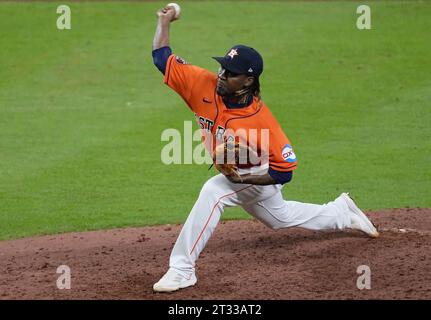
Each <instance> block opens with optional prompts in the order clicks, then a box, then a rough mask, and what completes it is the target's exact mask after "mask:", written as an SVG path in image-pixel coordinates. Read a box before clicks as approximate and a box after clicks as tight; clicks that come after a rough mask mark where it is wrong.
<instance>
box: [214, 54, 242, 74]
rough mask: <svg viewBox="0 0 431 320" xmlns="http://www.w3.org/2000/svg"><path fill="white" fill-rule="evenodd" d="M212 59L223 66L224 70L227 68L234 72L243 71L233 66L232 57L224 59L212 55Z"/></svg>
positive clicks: (240, 72)
mask: <svg viewBox="0 0 431 320" xmlns="http://www.w3.org/2000/svg"><path fill="white" fill-rule="evenodd" d="M212 58H213V59H214V60H216V61H217V62H218V63H220V65H221V66H222V67H223V68H225V69H226V70H229V71H231V72H234V73H238V74H243V73H244V72H243V71H241V70H238V69H237V68H235V66H234V65H233V64H232V63H231V61H232V59H226V57H212Z"/></svg>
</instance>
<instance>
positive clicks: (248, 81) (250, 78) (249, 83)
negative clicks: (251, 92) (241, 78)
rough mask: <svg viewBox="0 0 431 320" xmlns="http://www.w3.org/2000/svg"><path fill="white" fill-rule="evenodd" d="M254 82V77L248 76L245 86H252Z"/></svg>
mask: <svg viewBox="0 0 431 320" xmlns="http://www.w3.org/2000/svg"><path fill="white" fill-rule="evenodd" d="M253 83H254V77H247V78H246V79H245V82H244V87H250V86H252V85H253Z"/></svg>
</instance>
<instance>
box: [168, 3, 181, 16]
mask: <svg viewBox="0 0 431 320" xmlns="http://www.w3.org/2000/svg"><path fill="white" fill-rule="evenodd" d="M166 6H167V7H173V8H174V9H175V19H178V17H179V16H180V13H181V7H180V6H179V4H178V3H175V2H171V3H168V4H167V5H166Z"/></svg>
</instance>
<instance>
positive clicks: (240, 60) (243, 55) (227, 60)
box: [213, 44, 263, 78]
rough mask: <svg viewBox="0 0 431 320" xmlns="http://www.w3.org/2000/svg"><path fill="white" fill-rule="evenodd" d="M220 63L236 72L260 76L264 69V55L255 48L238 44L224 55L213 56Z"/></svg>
mask: <svg viewBox="0 0 431 320" xmlns="http://www.w3.org/2000/svg"><path fill="white" fill-rule="evenodd" d="M213 59H215V60H217V61H218V63H220V65H221V66H222V67H223V68H225V69H226V70H229V71H231V72H234V73H238V74H248V75H251V76H255V77H257V78H259V76H260V74H261V73H262V71H263V59H262V56H261V55H260V54H259V52H257V51H256V50H255V49H253V48H250V47H247V46H243V45H240V44H239V45H236V46H233V47H232V48H230V49H229V51H228V52H227V53H226V55H225V56H224V57H213Z"/></svg>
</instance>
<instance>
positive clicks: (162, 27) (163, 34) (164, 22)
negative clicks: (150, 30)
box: [152, 7, 175, 74]
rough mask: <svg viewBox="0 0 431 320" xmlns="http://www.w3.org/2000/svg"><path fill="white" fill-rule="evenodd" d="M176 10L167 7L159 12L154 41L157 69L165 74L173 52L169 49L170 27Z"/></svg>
mask: <svg viewBox="0 0 431 320" xmlns="http://www.w3.org/2000/svg"><path fill="white" fill-rule="evenodd" d="M174 17H175V9H173V8H172V7H165V8H163V9H160V10H158V11H157V27H156V32H155V33H154V39H153V52H152V54H153V61H154V65H155V66H156V67H157V69H159V70H160V72H161V73H163V74H165V72H166V65H167V62H168V58H169V56H170V55H171V54H172V50H171V48H170V47H169V27H170V24H171V22H172V21H174Z"/></svg>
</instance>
